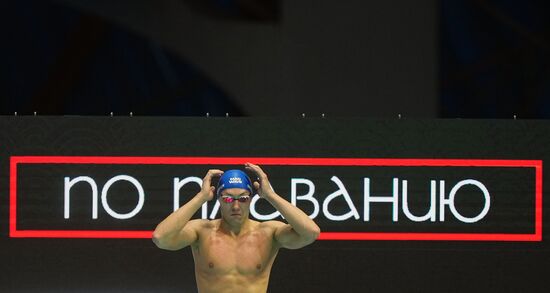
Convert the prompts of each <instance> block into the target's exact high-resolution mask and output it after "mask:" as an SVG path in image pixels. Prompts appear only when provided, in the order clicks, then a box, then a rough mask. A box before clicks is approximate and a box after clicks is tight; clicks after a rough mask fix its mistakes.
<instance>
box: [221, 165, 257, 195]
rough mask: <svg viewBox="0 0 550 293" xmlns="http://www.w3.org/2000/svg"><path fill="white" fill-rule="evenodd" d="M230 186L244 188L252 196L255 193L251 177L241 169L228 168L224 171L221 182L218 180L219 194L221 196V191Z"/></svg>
mask: <svg viewBox="0 0 550 293" xmlns="http://www.w3.org/2000/svg"><path fill="white" fill-rule="evenodd" d="M228 188H242V189H246V190H248V192H250V196H252V195H253V194H254V193H253V192H252V183H251V181H250V178H248V176H247V175H246V173H244V172H243V171H241V170H227V171H225V172H224V173H223V175H222V177H221V178H220V182H218V190H217V193H216V194H217V196H220V194H221V192H222V191H223V190H224V189H228Z"/></svg>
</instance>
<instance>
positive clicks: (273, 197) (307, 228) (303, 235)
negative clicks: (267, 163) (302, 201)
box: [245, 163, 321, 249]
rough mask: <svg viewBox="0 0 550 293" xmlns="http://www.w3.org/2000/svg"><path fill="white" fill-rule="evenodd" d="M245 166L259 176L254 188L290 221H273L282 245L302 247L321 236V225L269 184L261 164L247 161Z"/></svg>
mask: <svg viewBox="0 0 550 293" xmlns="http://www.w3.org/2000/svg"><path fill="white" fill-rule="evenodd" d="M245 168H246V169H247V170H250V171H252V172H254V173H255V174H256V176H257V179H256V180H255V182H254V188H256V190H257V191H258V195H260V197H262V198H264V199H266V200H267V201H268V202H269V203H271V205H273V207H275V209H277V211H279V212H280V213H281V215H283V217H284V218H285V219H286V220H287V221H288V224H284V223H281V222H276V221H274V222H273V225H274V226H275V229H276V230H275V235H274V238H275V240H276V241H277V242H278V243H279V244H280V245H281V246H282V247H285V248H291V249H297V248H301V247H304V246H306V245H308V244H310V243H312V242H313V241H315V240H316V239H317V237H319V233H320V232H321V229H320V228H319V226H317V224H315V222H314V221H313V220H312V219H310V218H309V217H308V215H306V214H305V213H304V212H303V211H302V210H300V209H299V208H297V207H295V206H293V205H292V204H291V203H289V202H288V201H286V200H285V199H283V198H282V197H280V196H279V195H278V194H277V193H275V191H273V189H272V188H271V185H270V184H269V180H268V178H267V175H266V174H265V173H264V171H263V170H262V169H261V168H260V167H259V166H257V165H254V164H251V163H246V164H245ZM253 181H254V180H253Z"/></svg>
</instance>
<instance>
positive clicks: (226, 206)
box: [218, 188, 252, 224]
mask: <svg viewBox="0 0 550 293" xmlns="http://www.w3.org/2000/svg"><path fill="white" fill-rule="evenodd" d="M251 199H252V198H251V197H250V192H248V190H246V189H242V188H228V189H224V190H223V191H222V192H221V194H220V197H219V198H218V201H219V202H220V212H221V214H222V218H223V219H224V220H225V221H226V222H228V223H231V224H238V223H242V222H243V221H244V220H245V219H247V218H248V214H249V211H250V201H251Z"/></svg>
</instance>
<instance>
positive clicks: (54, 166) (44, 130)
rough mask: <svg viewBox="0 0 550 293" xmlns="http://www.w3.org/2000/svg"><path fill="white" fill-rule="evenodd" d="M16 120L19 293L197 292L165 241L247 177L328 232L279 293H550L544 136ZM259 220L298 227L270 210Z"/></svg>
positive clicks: (261, 203) (294, 265)
mask: <svg viewBox="0 0 550 293" xmlns="http://www.w3.org/2000/svg"><path fill="white" fill-rule="evenodd" d="M0 120H1V121H2V124H1V126H0V128H1V130H2V133H1V134H0V139H1V142H2V145H3V149H4V152H3V154H2V157H1V158H0V163H1V164H2V166H3V168H2V169H1V170H2V171H1V172H2V173H1V182H0V187H1V191H2V193H1V194H2V201H1V202H0V203H1V210H0V215H2V217H1V219H0V223H1V224H2V227H1V230H0V232H1V237H2V238H1V239H0V243H1V245H2V248H3V249H2V256H3V259H4V261H3V264H2V271H3V272H6V273H5V274H4V278H6V281H4V282H2V283H1V285H0V287H1V288H2V289H5V290H10V291H21V292H27V291H56V292H58V291H60V290H61V291H63V290H65V291H74V290H80V291H93V292H96V291H97V292H106V291H112V292H120V291H128V292H137V291H140V292H159V291H161V292H171V291H174V292H176V291H177V292H182V291H184V292H195V291H196V286H195V283H194V273H193V259H192V256H191V254H190V251H188V250H186V249H184V250H181V251H178V252H167V251H162V250H160V249H158V248H156V247H155V245H154V244H153V243H152V242H151V239H150V238H151V233H152V231H153V229H154V228H155V226H156V224H158V223H159V222H160V221H161V220H162V219H163V218H165V217H166V216H167V215H168V214H170V213H171V212H173V211H174V210H175V209H177V208H178V207H179V206H181V205H182V204H184V203H185V202H187V201H188V200H189V199H190V198H191V197H192V196H194V195H195V194H196V193H197V192H198V191H199V188H200V184H201V183H202V178H203V176H204V175H205V173H206V172H207V170H208V169H211V168H217V169H224V170H227V169H234V168H241V169H243V164H244V163H245V162H252V163H255V164H258V165H260V166H261V167H262V168H263V169H264V170H265V171H266V173H267V174H268V176H269V178H270V181H271V183H272V186H273V188H274V190H275V191H276V192H277V193H279V194H280V195H281V196H283V197H284V198H285V199H287V200H288V201H289V202H291V203H292V204H294V205H296V206H298V207H299V208H300V209H302V210H303V211H304V212H306V214H308V215H309V216H310V217H311V218H312V219H314V220H315V222H316V223H317V224H318V225H319V226H320V228H321V230H322V232H321V235H320V236H319V239H318V240H317V241H316V242H315V243H314V244H312V245H310V246H308V247H306V248H303V249H301V250H297V251H294V250H283V251H281V252H280V255H279V257H278V259H277V260H276V262H275V265H274V268H273V271H272V276H271V281H270V287H269V288H270V289H269V292H283V291H291V292H314V291H315V292H329V291H333V290H343V291H348V292H352V291H357V290H361V291H363V289H361V288H365V289H364V290H366V291H368V289H369V288H371V289H372V290H386V291H389V292H403V291H407V289H406V288H407V286H406V285H405V284H406V283H407V282H408V283H409V284H416V285H415V286H418V291H421V292H441V291H461V292H464V290H466V291H467V290H471V291H474V292H477V291H480V290H491V291H494V290H497V289H495V288H501V290H505V289H509V288H516V287H517V288H522V286H527V285H526V283H525V282H526V280H528V281H530V282H531V284H537V283H541V284H542V280H541V279H540V278H538V277H540V276H541V275H542V271H544V269H545V268H546V267H547V265H546V263H545V262H544V261H543V259H544V258H545V257H546V258H547V257H549V256H550V251H549V250H548V245H547V244H546V243H545V239H546V236H545V235H546V233H545V232H544V231H545V230H544V228H543V227H545V225H544V221H545V220H544V219H545V217H544V215H545V214H546V213H545V208H544V206H543V202H544V201H543V199H544V197H545V196H544V195H545V191H544V186H545V184H544V183H545V182H547V179H546V177H547V175H546V174H545V172H544V164H545V161H546V158H547V157H548V156H549V155H548V153H549V151H550V148H549V147H548V145H549V144H548V143H549V140H550V139H548V137H547V133H550V131H549V130H550V124H548V123H546V122H542V121H517V120H515V121H495V120H478V121H476V120H394V121H391V120H369V119H284V120H283V119H268V118H147V117H141V118H140V117H126V118H122V117H105V118H103V117H94V118H84V117H1V118H0ZM250 175H251V176H252V175H253V174H250ZM214 184H216V182H214ZM218 209H219V204H218V203H217V202H216V201H215V200H213V201H211V202H208V203H206V204H204V205H203V206H202V208H201V209H200V210H198V211H197V213H196V214H195V216H194V217H195V218H205V219H206V218H208V219H213V218H216V217H219V210H218ZM251 217H252V218H254V219H256V220H259V221H265V220H280V221H284V219H283V218H282V217H281V215H280V213H278V212H277V211H276V210H275V209H274V208H273V207H271V206H270V204H269V203H267V202H266V201H265V200H262V199H260V198H259V197H258V196H257V195H256V196H254V197H253V198H252V202H251ZM526 264H529V266H528V267H526ZM488 268H494V270H495V272H494V273H493V274H490V275H487V274H486V272H487V269H488ZM526 270H527V272H529V273H528V274H527V273H526ZM520 271H521V272H522V274H524V275H522V276H523V279H522V280H519V279H517V274H518V273H519V272H520ZM395 272H403V273H402V274H396V273H395ZM457 274H460V279H459V281H458V282H457V281H456V278H457ZM329 276H330V277H329ZM435 277H436V278H435ZM466 277H468V278H466ZM396 281H397V282H396ZM472 282H473V283H472ZM474 283H475V284H474ZM428 284H431V285H428ZM451 284H453V285H451ZM522 284H523V285H522ZM474 285H475V286H478V288H479V289H480V290H476V289H475V287H474ZM369 286H370V287H369ZM453 286H454V287H453ZM514 286H515V287H514ZM5 290H3V291H5Z"/></svg>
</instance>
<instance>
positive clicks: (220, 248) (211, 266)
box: [193, 231, 275, 274]
mask: <svg viewBox="0 0 550 293" xmlns="http://www.w3.org/2000/svg"><path fill="white" fill-rule="evenodd" d="M274 253H275V252H274V251H273V243H272V240H271V238H270V237H268V236H267V235H266V234H265V233H262V232H260V231H253V232H249V233H247V234H245V235H242V236H239V237H236V238H235V237H231V236H228V235H224V234H222V233H218V232H213V233H210V234H209V235H206V237H205V238H204V239H202V241H200V243H199V245H198V247H197V248H196V249H194V251H193V255H194V257H195V262H196V265H197V267H198V268H199V269H200V270H201V271H203V272H205V273H212V274H225V273H231V272H235V273H238V274H259V273H261V272H263V271H264V270H265V269H266V267H268V266H269V267H270V266H271V264H272V263H273V261H272V260H273V257H274V255H273V254H274Z"/></svg>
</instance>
